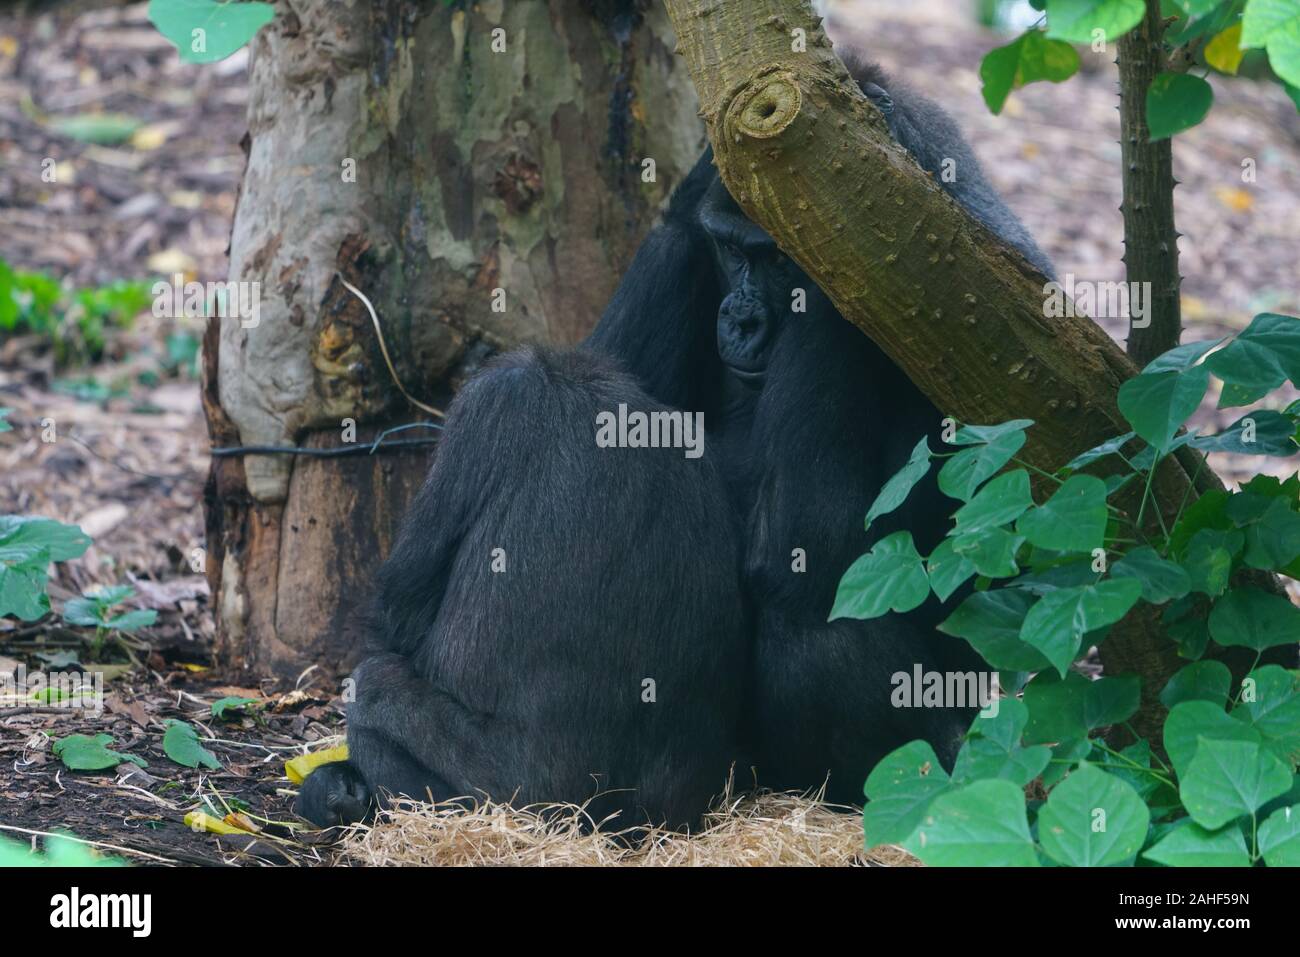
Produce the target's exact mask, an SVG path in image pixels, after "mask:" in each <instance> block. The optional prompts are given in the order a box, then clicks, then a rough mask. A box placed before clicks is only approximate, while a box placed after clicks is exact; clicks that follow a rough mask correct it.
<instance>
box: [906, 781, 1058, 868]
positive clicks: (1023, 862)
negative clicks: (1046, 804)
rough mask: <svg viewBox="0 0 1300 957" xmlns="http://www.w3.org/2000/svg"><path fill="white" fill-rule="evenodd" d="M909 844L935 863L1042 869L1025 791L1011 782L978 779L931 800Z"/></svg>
mask: <svg viewBox="0 0 1300 957" xmlns="http://www.w3.org/2000/svg"><path fill="white" fill-rule="evenodd" d="M903 846H904V847H906V848H907V849H908V850H909V851H911V852H912V853H913V854H915V855H916V856H917V857H919V858H920V859H921V860H922V861H923V862H924V863H925V864H927V865H929V866H931V867H954V866H955V867H963V866H964V867H1037V866H1038V855H1037V854H1036V853H1035V851H1034V842H1033V839H1032V838H1030V836H1029V821H1028V820H1027V818H1026V817H1025V794H1024V791H1023V790H1022V789H1020V788H1018V787H1016V786H1015V785H1014V784H1012V783H1011V782H1010V781H1000V780H988V781H976V782H975V783H974V784H968V785H966V786H965V787H961V788H957V789H955V790H950V791H946V792H945V793H943V794H940V795H938V796H937V797H936V798H935V799H934V800H933V801H932V802H931V804H930V806H929V808H928V809H927V810H926V812H925V814H924V815H923V816H922V819H921V823H920V825H919V826H918V827H917V829H916V831H915V833H913V834H912V836H911V837H909V838H908V839H907V840H906V841H904V842H903Z"/></svg>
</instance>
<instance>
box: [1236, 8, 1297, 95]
mask: <svg viewBox="0 0 1300 957" xmlns="http://www.w3.org/2000/svg"><path fill="white" fill-rule="evenodd" d="M1241 45H1242V46H1243V47H1245V48H1247V49H1249V48H1252V47H1264V48H1265V49H1266V50H1268V64H1269V66H1271V67H1272V68H1273V72H1274V73H1276V74H1277V75H1278V77H1279V78H1280V79H1281V80H1282V82H1283V83H1284V84H1287V85H1290V86H1297V85H1300V0H1251V3H1249V4H1247V6H1246V12H1245V14H1244V15H1243V17H1242V22H1241Z"/></svg>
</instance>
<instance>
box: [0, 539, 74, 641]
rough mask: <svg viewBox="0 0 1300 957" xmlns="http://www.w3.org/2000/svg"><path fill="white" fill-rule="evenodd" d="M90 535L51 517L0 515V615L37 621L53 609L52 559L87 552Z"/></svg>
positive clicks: (59, 559) (55, 559) (60, 560)
mask: <svg viewBox="0 0 1300 957" xmlns="http://www.w3.org/2000/svg"><path fill="white" fill-rule="evenodd" d="M89 547H90V537H89V536H88V535H86V533H85V532H83V531H82V530H81V529H79V528H78V527H77V526H75V525H64V524H62V523H61V522H56V521H54V520H53V519H50V518H30V517H26V516H20V515H0V618H3V617H6V616H9V615H12V616H14V617H16V618H20V619H22V620H23V621H35V620H36V619H38V618H40V617H42V616H43V615H44V614H45V613H46V612H48V611H49V610H50V599H49V596H48V595H47V594H46V593H45V586H46V584H47V583H48V581H49V568H50V562H65V561H68V560H69V559H72V558H78V557H80V556H81V555H83V554H85V551H86V549H87V548H89Z"/></svg>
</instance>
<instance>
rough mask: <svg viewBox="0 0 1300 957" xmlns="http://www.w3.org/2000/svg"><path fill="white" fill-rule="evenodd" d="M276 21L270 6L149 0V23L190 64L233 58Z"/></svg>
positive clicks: (227, 1) (203, 0) (226, 1)
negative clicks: (173, 45) (265, 27)
mask: <svg viewBox="0 0 1300 957" xmlns="http://www.w3.org/2000/svg"><path fill="white" fill-rule="evenodd" d="M274 18H275V7H274V6H273V5H272V4H269V3H232V2H230V0H224V2H220V0H150V3H149V20H150V21H151V22H152V23H153V25H154V26H155V27H157V28H158V32H159V33H161V34H162V35H163V36H165V37H166V38H167V39H168V40H170V41H171V42H172V43H173V44H175V45H176V52H177V53H178V54H180V58H181V59H182V60H184V61H185V62H187V63H215V62H216V61H218V60H224V59H225V58H226V57H228V56H230V55H231V54H232V53H234V52H235V51H236V50H238V49H239V48H240V47H242V46H243V45H244V44H246V43H247V42H248V41H249V40H251V39H253V34H255V33H257V31H258V30H260V29H261V28H262V27H263V26H265V25H266V24H268V23H270V22H271V20H272V19H274Z"/></svg>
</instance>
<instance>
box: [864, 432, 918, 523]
mask: <svg viewBox="0 0 1300 957" xmlns="http://www.w3.org/2000/svg"><path fill="white" fill-rule="evenodd" d="M929 471H930V446H929V444H928V443H927V442H926V440H925V437H924V436H922V437H921V441H919V442H917V443H916V446H915V447H914V448H913V449H912V454H911V455H910V456H909V457H908V459H907V464H906V465H904V466H903V467H902V468H901V469H899V470H898V471H897V472H895V473H894V475H893V477H891V478H890V480H889V481H888V482H886V483H885V487H884V488H882V489H881V490H880V494H879V495H877V496H876V500H875V501H874V502H872V503H871V508H870V509H869V510H868V512H867V520H866V526H865V527H867V528H870V527H871V523H872V522H873V521H875V520H876V519H877V518H879V517H880V516H881V515H887V514H889V513H890V512H892V511H893V510H894V509H896V508H898V506H900V505H902V504H903V502H904V501H906V499H907V496H908V495H909V494H910V493H911V491H912V489H913V488H915V487H916V483H917V482H919V481H921V479H923V478H925V475H926V473H927V472H929Z"/></svg>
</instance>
